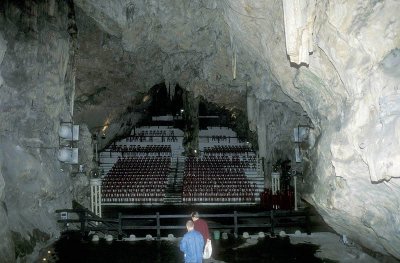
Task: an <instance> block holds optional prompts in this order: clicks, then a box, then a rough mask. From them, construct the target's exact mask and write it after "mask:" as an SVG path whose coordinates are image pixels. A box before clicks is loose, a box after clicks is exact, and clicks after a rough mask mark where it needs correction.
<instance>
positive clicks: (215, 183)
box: [182, 156, 255, 203]
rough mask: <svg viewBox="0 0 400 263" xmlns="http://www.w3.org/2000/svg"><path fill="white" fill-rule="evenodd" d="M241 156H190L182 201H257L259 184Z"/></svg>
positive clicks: (187, 162)
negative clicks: (252, 181) (251, 179)
mask: <svg viewBox="0 0 400 263" xmlns="http://www.w3.org/2000/svg"><path fill="white" fill-rule="evenodd" d="M245 167H246V164H245V163H244V162H242V161H241V160H240V159H239V158H230V157H228V156H223V157H216V156H204V157H203V158H193V157H192V158H187V159H186V163H185V172H184V179H183V192H182V201H183V202H188V203H221V202H223V203H227V202H234V203H240V202H255V199H254V194H255V186H254V185H251V184H250V182H249V181H248V180H247V178H246V176H245V173H244V168H245Z"/></svg>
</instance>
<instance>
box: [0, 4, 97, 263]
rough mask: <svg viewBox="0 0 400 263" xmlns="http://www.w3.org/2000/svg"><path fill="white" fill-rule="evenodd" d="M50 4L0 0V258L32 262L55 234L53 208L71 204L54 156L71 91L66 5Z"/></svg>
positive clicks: (66, 172) (67, 180)
mask: <svg viewBox="0 0 400 263" xmlns="http://www.w3.org/2000/svg"><path fill="white" fill-rule="evenodd" d="M52 3H53V4H54V5H52V7H51V8H50V5H47V4H48V3H47V2H44V1H40V2H35V1H22V2H21V1H1V3H0V25H1V26H0V112H1V114H0V169H1V170H0V178H1V179H0V182H1V183H0V185H1V187H0V202H1V205H0V222H1V224H0V239H1V242H0V255H1V256H0V262H7V263H9V262H14V261H15V260H16V257H17V258H18V261H19V262H32V261H33V260H34V254H35V253H37V251H38V247H40V246H43V245H45V243H46V242H49V241H51V240H54V239H55V238H56V237H57V236H58V235H59V228H58V225H57V222H56V213H55V210H56V209H60V208H65V207H70V206H71V201H72V198H73V194H72V192H73V191H72V190H74V189H73V188H72V185H74V184H75V185H76V184H77V183H75V182H74V180H71V177H70V172H71V171H72V169H71V166H70V165H62V164H60V162H59V161H58V160H57V151H58V147H59V145H58V143H59V140H58V128H59V125H60V121H69V120H70V119H71V116H70V112H71V109H70V105H71V104H70V103H71V99H72V97H71V94H73V91H72V90H71V88H74V87H73V85H71V83H69V82H70V81H71V80H70V79H68V78H67V77H66V75H67V68H68V64H69V61H70V55H71V53H70V41H71V38H70V35H69V34H68V32H67V28H68V24H69V21H68V20H69V19H68V13H69V10H70V9H69V6H68V5H67V2H65V1H57V2H54V1H53V2H52ZM67 86H68V88H67ZM68 98H69V100H68ZM89 142H90V141H89ZM78 185H79V186H81V185H80V184H79V183H78ZM70 187H71V188H70ZM75 189H77V190H78V189H79V188H78V187H75ZM82 189H85V188H82V187H81V188H80V189H79V190H80V191H82V192H85V191H87V190H86V189H85V190H82ZM78 201H81V200H78ZM31 253H33V255H29V254H31Z"/></svg>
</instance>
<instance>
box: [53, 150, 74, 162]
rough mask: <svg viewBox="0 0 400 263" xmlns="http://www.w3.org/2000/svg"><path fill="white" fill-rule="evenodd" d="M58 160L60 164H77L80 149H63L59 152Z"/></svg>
mask: <svg viewBox="0 0 400 263" xmlns="http://www.w3.org/2000/svg"><path fill="white" fill-rule="evenodd" d="M57 158H58V160H59V161H60V162H63V163H69V164H77V163H78V148H67V147H63V148H60V149H59V150H58V155H57Z"/></svg>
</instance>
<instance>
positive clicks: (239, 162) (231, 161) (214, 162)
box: [187, 156, 257, 169]
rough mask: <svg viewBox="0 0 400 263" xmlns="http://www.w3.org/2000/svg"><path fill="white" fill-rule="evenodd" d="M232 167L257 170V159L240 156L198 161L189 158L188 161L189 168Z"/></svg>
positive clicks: (216, 157) (209, 157)
mask: <svg viewBox="0 0 400 263" xmlns="http://www.w3.org/2000/svg"><path fill="white" fill-rule="evenodd" d="M210 166H211V167H213V168H214V167H230V168H243V169H256V166H257V162H256V159H255V158H254V159H250V158H239V157H238V156H232V157H229V156H204V157H201V158H198V159H194V158H189V159H188V160H187V167H189V168H192V167H199V168H200V169H202V168H203V167H210Z"/></svg>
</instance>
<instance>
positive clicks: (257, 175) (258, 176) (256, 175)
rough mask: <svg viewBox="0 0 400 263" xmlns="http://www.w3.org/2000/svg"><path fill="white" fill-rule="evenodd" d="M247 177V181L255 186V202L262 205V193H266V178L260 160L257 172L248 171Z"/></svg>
mask: <svg viewBox="0 0 400 263" xmlns="http://www.w3.org/2000/svg"><path fill="white" fill-rule="evenodd" d="M245 175H246V177H247V179H248V180H249V182H250V184H251V185H255V187H256V191H255V194H254V195H255V201H256V203H260V193H262V192H263V191H264V187H265V186H264V176H263V173H262V164H261V162H260V161H259V160H258V161H257V165H256V169H255V170H250V171H246V172H245Z"/></svg>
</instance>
